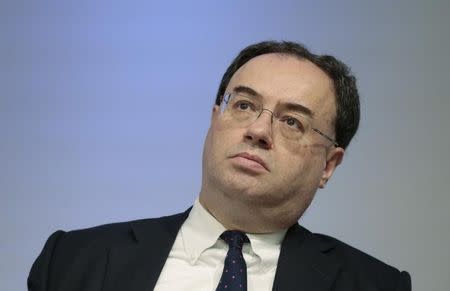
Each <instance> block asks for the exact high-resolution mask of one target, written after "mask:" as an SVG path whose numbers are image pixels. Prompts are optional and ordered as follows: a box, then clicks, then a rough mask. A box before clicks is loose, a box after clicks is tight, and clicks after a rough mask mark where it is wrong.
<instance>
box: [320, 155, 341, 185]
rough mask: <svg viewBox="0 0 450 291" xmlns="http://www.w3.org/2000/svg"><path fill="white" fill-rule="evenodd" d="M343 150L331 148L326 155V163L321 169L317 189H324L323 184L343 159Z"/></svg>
mask: <svg viewBox="0 0 450 291" xmlns="http://www.w3.org/2000/svg"><path fill="white" fill-rule="evenodd" d="M344 153H345V150H344V149H343V148H341V147H333V148H332V149H330V150H329V152H328V153H327V162H326V165H325V168H324V169H323V173H322V178H321V179H320V183H319V188H324V187H325V184H326V183H327V182H328V180H329V179H330V178H331V176H332V175H333V173H334V170H336V168H337V166H339V164H340V163H341V162H342V160H343V158H344Z"/></svg>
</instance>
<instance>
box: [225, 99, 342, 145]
mask: <svg viewBox="0 0 450 291" xmlns="http://www.w3.org/2000/svg"><path fill="white" fill-rule="evenodd" d="M232 94H236V95H239V93H235V92H233V93H232V92H227V93H225V94H223V95H222V98H221V100H220V104H221V103H222V102H225V103H226V104H227V105H228V102H229V100H230V97H231V95H232ZM227 96H228V98H226V97H227ZM220 104H219V106H220ZM263 111H268V112H270V114H271V122H272V123H273V117H274V112H273V111H272V110H270V109H268V108H264V107H261V110H260V112H259V114H258V116H257V117H256V119H255V121H256V120H257V119H258V118H259V117H260V116H261V114H262V113H263ZM311 130H312V131H313V132H315V133H317V134H319V135H320V136H322V137H323V138H325V139H327V140H328V141H329V142H331V143H332V145H333V146H335V147H339V144H338V143H337V141H336V140H335V139H333V138H331V137H329V136H328V135H327V134H325V133H323V132H322V131H321V130H319V129H317V128H315V127H312V126H311Z"/></svg>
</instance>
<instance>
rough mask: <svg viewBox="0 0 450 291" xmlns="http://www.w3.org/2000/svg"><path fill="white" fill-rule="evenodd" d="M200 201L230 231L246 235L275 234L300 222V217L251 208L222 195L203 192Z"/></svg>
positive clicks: (247, 204) (260, 208)
mask: <svg viewBox="0 0 450 291" xmlns="http://www.w3.org/2000/svg"><path fill="white" fill-rule="evenodd" d="M199 201H200V204H201V205H202V206H203V207H204V208H205V209H206V210H207V211H208V212H209V213H210V214H211V215H212V216H214V217H215V218H216V219H217V221H219V222H220V223H221V224H222V225H223V226H224V227H225V228H227V229H230V230H231V229H235V230H240V231H243V232H246V233H273V232H276V231H280V230H283V229H287V228H289V227H290V226H292V225H293V224H294V223H296V222H297V220H298V217H295V218H289V216H283V215H281V216H280V215H278V214H277V211H276V210H275V209H273V208H271V209H265V208H262V207H255V206H253V205H251V206H249V204H251V203H245V201H241V200H237V199H233V198H230V197H229V196H227V195H225V194H222V193H211V192H206V191H203V190H202V191H201V192H200V196H199ZM280 218H281V219H280ZM286 218H287V219H286Z"/></svg>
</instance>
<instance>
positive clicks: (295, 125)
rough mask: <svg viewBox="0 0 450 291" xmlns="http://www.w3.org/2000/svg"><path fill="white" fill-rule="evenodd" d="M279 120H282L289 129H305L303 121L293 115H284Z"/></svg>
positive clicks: (302, 130)
mask: <svg viewBox="0 0 450 291" xmlns="http://www.w3.org/2000/svg"><path fill="white" fill-rule="evenodd" d="M280 121H282V122H284V123H285V124H286V125H287V126H288V127H289V129H292V130H295V131H301V132H304V131H305V126H304V125H303V123H302V122H301V121H300V120H299V119H297V118H295V117H292V116H285V117H283V118H282V119H280Z"/></svg>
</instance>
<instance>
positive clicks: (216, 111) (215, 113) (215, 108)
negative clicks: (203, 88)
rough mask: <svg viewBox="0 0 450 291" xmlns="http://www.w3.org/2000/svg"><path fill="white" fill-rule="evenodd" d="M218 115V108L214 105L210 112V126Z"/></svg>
mask: <svg viewBox="0 0 450 291" xmlns="http://www.w3.org/2000/svg"><path fill="white" fill-rule="evenodd" d="M219 114H220V107H219V105H214V106H213V108H212V111H211V124H212V123H213V122H214V120H215V119H216V118H217V116H218V115H219Z"/></svg>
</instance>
